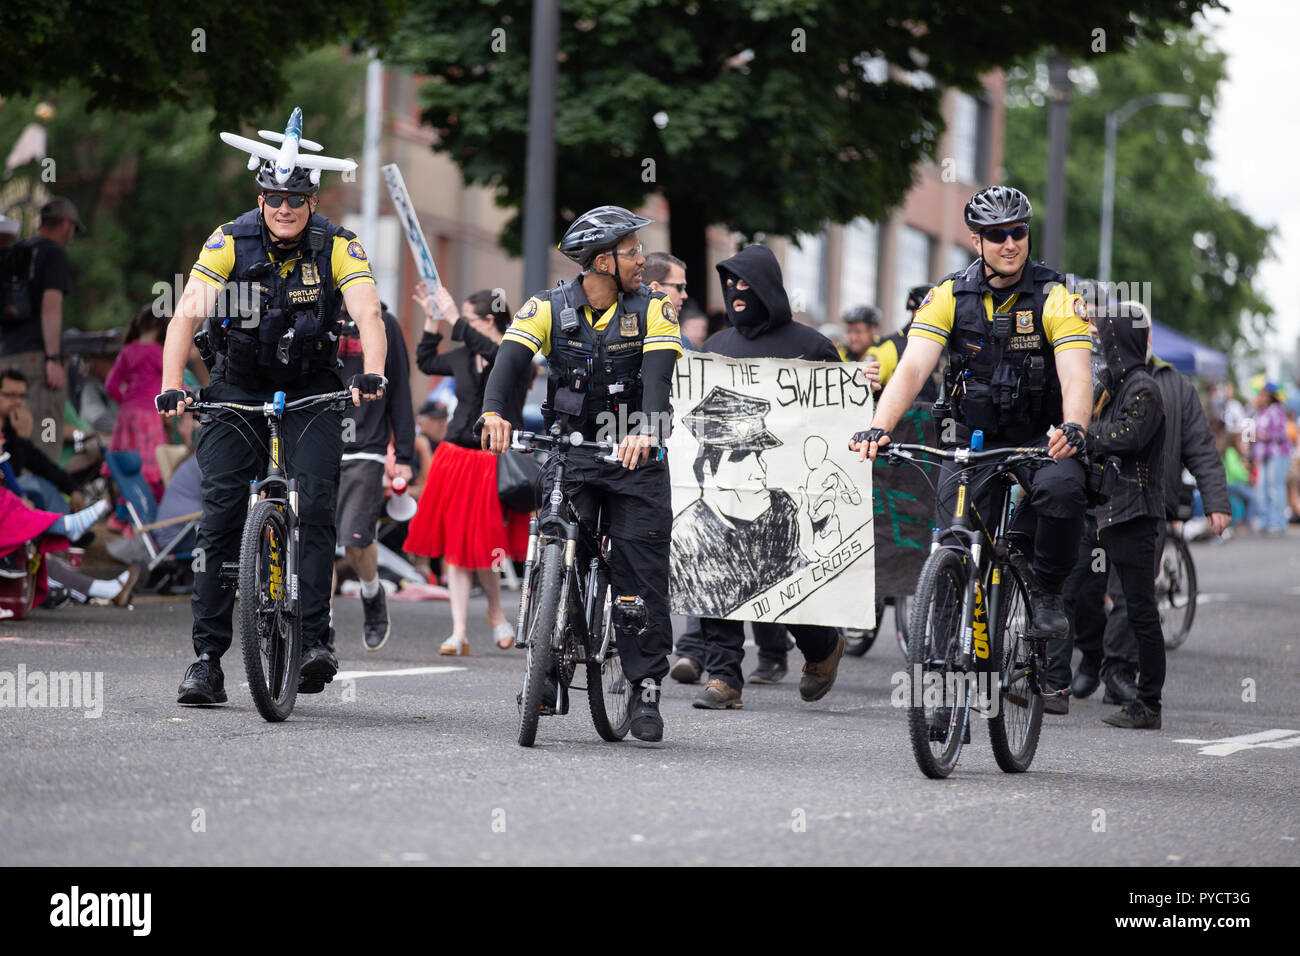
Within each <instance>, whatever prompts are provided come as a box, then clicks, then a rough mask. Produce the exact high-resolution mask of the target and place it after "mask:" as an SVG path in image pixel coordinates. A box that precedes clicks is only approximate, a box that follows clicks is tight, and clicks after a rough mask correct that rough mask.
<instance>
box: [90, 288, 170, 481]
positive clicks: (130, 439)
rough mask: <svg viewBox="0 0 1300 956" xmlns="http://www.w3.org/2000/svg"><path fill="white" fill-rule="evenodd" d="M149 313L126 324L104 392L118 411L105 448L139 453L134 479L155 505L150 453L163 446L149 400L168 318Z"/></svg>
mask: <svg viewBox="0 0 1300 956" xmlns="http://www.w3.org/2000/svg"><path fill="white" fill-rule="evenodd" d="M154 311H155V310H154V308H153V306H152V305H146V306H145V307H144V308H143V309H141V310H140V311H139V312H137V313H136V316H135V318H133V319H132V320H131V324H130V325H129V326H128V327H127V330H126V336H125V337H124V338H123V340H122V353H121V354H120V355H118V357H117V361H116V362H114V363H113V370H112V371H111V372H109V373H108V380H107V381H105V382H104V390H105V391H107V392H108V394H109V396H110V397H112V399H113V400H114V401H115V402H117V403H118V405H119V406H120V408H121V411H120V412H119V413H118V416H117V423H116V424H115V425H114V426H113V440H112V442H111V444H110V445H109V447H110V448H111V449H112V450H113V451H137V452H139V453H140V474H142V475H143V476H144V479H145V481H147V482H148V483H149V490H150V491H152V492H153V496H154V499H155V500H157V501H161V500H162V496H163V480H162V474H161V472H159V470H158V459H157V456H155V454H154V449H155V448H157V447H158V446H159V445H165V444H167V434H166V431H165V430H164V428H163V420H162V417H161V416H160V415H159V414H158V409H157V408H155V407H154V403H153V399H154V396H155V395H157V394H158V392H159V390H160V389H161V388H162V360H163V347H162V340H163V336H164V335H165V334H166V331H167V323H168V322H169V321H170V317H169V316H165V315H155V314H154Z"/></svg>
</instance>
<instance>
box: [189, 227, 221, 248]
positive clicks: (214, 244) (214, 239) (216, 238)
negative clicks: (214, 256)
mask: <svg viewBox="0 0 1300 956" xmlns="http://www.w3.org/2000/svg"><path fill="white" fill-rule="evenodd" d="M225 244H226V234H225V233H224V232H222V231H221V230H220V229H218V230H217V231H216V232H214V233H213V234H212V235H210V236H208V241H207V242H205V243H204V244H203V248H204V249H220V248H221V247H222V246H224V245H225ZM190 248H191V249H193V248H194V247H193V246H190Z"/></svg>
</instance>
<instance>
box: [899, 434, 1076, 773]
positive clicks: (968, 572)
mask: <svg viewBox="0 0 1300 956" xmlns="http://www.w3.org/2000/svg"><path fill="white" fill-rule="evenodd" d="M977 443H978V439H976V441H974V442H973V444H976V445H977ZM881 454H882V455H883V456H884V459H885V461H886V462H887V463H889V464H904V463H905V464H913V465H918V456H922V455H925V456H929V457H930V458H937V459H942V460H948V461H952V462H954V463H955V465H956V468H954V469H953V470H952V478H951V479H950V480H951V481H952V482H953V483H954V485H955V487H954V488H953V491H954V492H955V501H956V504H955V508H954V511H953V519H952V524H951V525H950V526H949V527H947V528H942V529H935V532H934V535H933V537H932V542H931V550H930V555H929V557H927V558H926V561H925V564H924V565H923V566H922V568H921V574H920V576H919V578H918V579H917V584H916V591H915V594H914V595H913V596H912V599H911V619H910V621H909V622H908V654H907V659H908V676H909V679H910V684H911V687H910V690H911V694H910V699H909V701H908V705H907V723H908V733H909V736H910V738H911V742H912V753H913V755H914V756H915V758H916V763H917V766H918V767H920V769H921V772H922V773H924V774H925V775H926V776H927V777H931V778H935V779H938V778H943V777H946V776H948V775H949V774H950V773H952V771H953V769H954V768H955V767H956V766H957V760H958V758H959V757H960V756H961V750H962V747H963V746H964V745H965V744H967V743H969V742H970V715H971V711H972V709H974V707H975V703H976V699H977V698H980V701H979V704H980V709H981V711H982V712H983V715H984V716H986V717H988V721H989V738H990V742H991V744H992V747H993V756H994V759H996V760H997V764H998V766H999V767H1001V768H1002V770H1004V771H1006V772H1007V773H1019V772H1023V771H1025V770H1028V769H1029V765H1030V763H1032V761H1033V759H1034V753H1035V752H1036V751H1037V749H1038V736H1039V731H1040V730H1041V728H1042V719H1043V696H1042V695H1043V690H1044V688H1045V675H1046V673H1047V639H1046V638H1045V637H1043V638H1040V637H1037V636H1036V632H1035V630H1034V628H1033V619H1032V613H1031V609H1030V603H1029V584H1028V580H1029V578H1030V575H1031V572H1030V570H1029V567H1028V561H1027V559H1026V557H1025V555H1024V554H1023V553H1021V552H1020V551H1019V549H1018V548H1017V547H1016V546H1015V545H1014V544H1013V542H1012V541H1011V540H1010V538H1009V536H1008V530H1009V527H1010V518H1011V510H1012V503H1011V487H1012V485H1013V484H1014V483H1015V477H1014V475H1013V472H1014V471H1015V470H1017V469H1023V468H1037V467H1041V466H1042V465H1045V464H1048V463H1050V462H1051V461H1052V458H1051V456H1050V455H1048V453H1047V450H1046V449H1045V448H1041V447H1027V448H999V449H994V450H991V451H979V450H975V449H970V448H959V449H955V450H944V449H940V448H931V447H930V446H928V445H908V444H892V443H891V444H889V445H887V446H885V448H884V449H883V450H882V452H881ZM977 472H986V473H982V474H979V475H978V477H979V479H980V480H979V482H978V483H977V484H974V485H973V479H974V478H975V477H976V476H977ZM990 482H991V483H992V487H993V492H994V493H993V495H992V507H991V509H990V515H989V516H985V515H981V514H980V513H979V511H978V508H977V506H976V501H977V499H978V497H979V496H980V493H981V492H982V491H983V489H984V488H985V487H986V486H988V485H989V483H990ZM990 516H991V517H993V519H994V520H993V521H992V522H989V521H988V520H987V518H988V517H990ZM995 682H996V684H995Z"/></svg>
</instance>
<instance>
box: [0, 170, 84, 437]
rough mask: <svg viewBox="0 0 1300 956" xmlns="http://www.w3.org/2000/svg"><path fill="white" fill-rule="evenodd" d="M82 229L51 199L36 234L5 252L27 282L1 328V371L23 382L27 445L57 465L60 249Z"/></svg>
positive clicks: (65, 277)
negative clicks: (16, 375)
mask: <svg viewBox="0 0 1300 956" xmlns="http://www.w3.org/2000/svg"><path fill="white" fill-rule="evenodd" d="M85 229H86V227H85V226H83V225H82V224H81V219H80V217H79V216H78V215H77V207H76V206H74V205H73V204H72V202H71V200H68V199H65V198H64V197H62V196H56V197H54V198H53V199H51V200H50V201H49V202H47V203H46V204H45V205H44V206H42V207H41V220H40V226H39V227H38V228H37V231H36V235H34V236H29V237H28V238H26V239H23V240H21V241H19V242H17V243H15V244H14V246H13V248H12V249H10V250H9V256H10V257H12V258H11V263H10V267H11V268H16V269H18V270H19V271H20V272H22V273H25V274H26V275H27V277H28V278H27V287H26V292H27V295H26V298H25V299H22V297H21V296H19V299H20V301H19V302H18V303H16V308H15V309H14V311H13V314H11V315H7V316H6V319H5V322H4V324H3V325H0V369H13V370H14V371H17V372H21V373H22V375H23V377H24V378H26V379H27V383H28V388H29V394H28V396H27V403H28V407H29V408H30V410H31V413H32V418H33V419H34V421H35V427H34V428H33V430H32V439H31V440H32V444H34V445H35V446H36V447H37V448H39V449H40V450H41V451H42V452H44V453H45V455H46V456H47V457H48V458H49V459H50V460H51V461H56V462H57V461H58V460H59V452H60V451H61V450H62V445H63V402H64V386H65V379H64V372H63V354H62V350H61V346H60V341H61V339H62V337H63V298H64V296H66V295H67V294H68V291H69V289H70V283H69V277H70V273H71V266H70V264H69V262H68V253H67V252H66V251H65V249H66V247H67V245H68V242H69V241H71V239H72V236H73V233H76V232H84V231H85ZM11 305H14V304H13V303H11Z"/></svg>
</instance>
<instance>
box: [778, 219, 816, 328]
mask: <svg viewBox="0 0 1300 956" xmlns="http://www.w3.org/2000/svg"><path fill="white" fill-rule="evenodd" d="M795 240H798V242H799V245H797V246H796V245H795ZM783 271H784V273H785V288H786V291H787V292H788V293H789V295H790V310H791V311H792V312H794V313H795V315H796V316H797V315H799V314H800V313H801V312H802V313H807V314H808V317H809V318H810V319H811V320H812V321H813V323H814V324H816V325H821V324H822V323H823V322H825V321H826V232H825V230H823V231H821V232H819V233H816V234H812V233H806V232H801V233H799V235H797V236H795V237H793V238H792V239H791V241H790V243H789V244H788V245H787V246H786V248H785V268H784V270H783Z"/></svg>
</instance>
